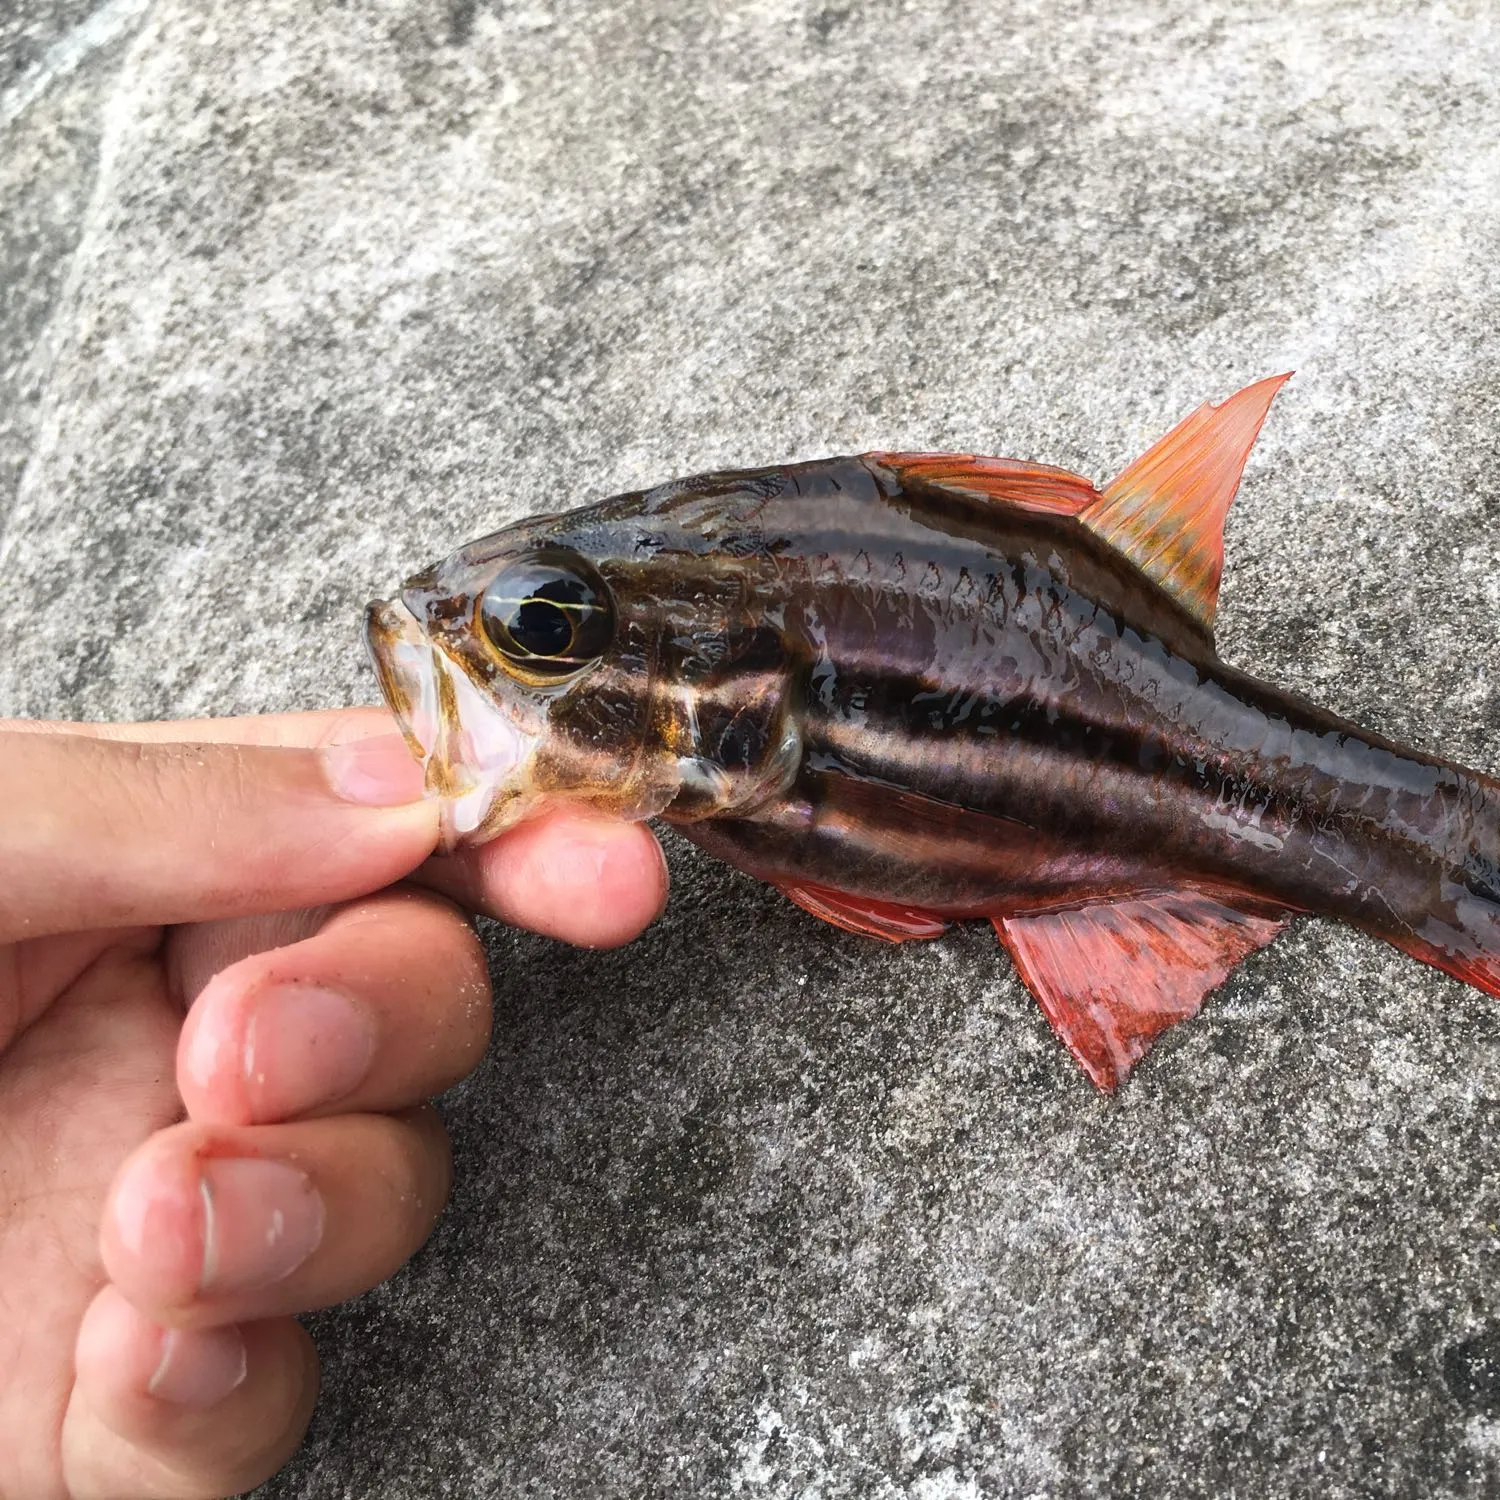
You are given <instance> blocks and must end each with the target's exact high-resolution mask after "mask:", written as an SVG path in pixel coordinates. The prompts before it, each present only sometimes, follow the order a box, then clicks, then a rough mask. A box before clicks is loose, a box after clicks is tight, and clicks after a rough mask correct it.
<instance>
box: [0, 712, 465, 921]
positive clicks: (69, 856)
mask: <svg viewBox="0 0 1500 1500" xmlns="http://www.w3.org/2000/svg"><path fill="white" fill-rule="evenodd" d="M436 844H437V813H436V810H435V809H434V808H433V806H432V805H430V804H428V803H426V802H423V801H422V775H421V768H420V767H419V766H418V765H417V763H416V761H415V760H414V759H413V758H412V756H411V755H410V753H409V752H408V751H407V749H406V745H405V742H404V741H403V740H402V739H401V737H400V736H399V735H381V736H378V737H376V738H373V739H365V740H356V741H354V742H352V743H350V744H344V745H335V746H331V747H328V748H326V749H321V750H310V749H289V748H271V747H266V746H251V745H214V744H191V745H187V744H182V745H178V744H136V743H129V742H124V741H118V740H100V739H91V738H85V737H83V736H81V735H72V734H35V733H13V732H11V733H7V732H0V943H5V942H13V941H15V940H17V939H20V938H32V937H42V936H46V935H48V934H51V933H57V932H71V931H77V930H81V929H85V928H101V927H130V926H137V925H144V924H156V923H166V922H193V921H202V920H206V919H209V918H217V917H231V916H248V915H251V914H253V913H257V912H266V911H276V910H281V909H284V908H291V907H299V906H314V905H319V904H321V903H323V902H328V901H340V900H345V899H348V898H350V897H353V896H359V895H363V894H365V893H366V892H368V891H372V890H378V889H379V888H380V887H382V886H386V885H389V884H390V883H391V882H392V881H393V880H398V879H400V878H401V876H403V875H405V874H407V873H408V872H409V871H411V870H413V869H415V868H416V866H417V865H419V864H420V863H421V862H422V861H423V860H424V859H425V858H426V857H427V856H428V855H429V854H430V853H431V852H432V851H433V849H434V848H435V847H436Z"/></svg>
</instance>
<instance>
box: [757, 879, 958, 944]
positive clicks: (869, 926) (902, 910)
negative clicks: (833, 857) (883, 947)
mask: <svg viewBox="0 0 1500 1500" xmlns="http://www.w3.org/2000/svg"><path fill="white" fill-rule="evenodd" d="M774 884H775V886H776V889H777V890H779V891H780V892H781V894H782V895H783V896H785V897H786V898H787V900H789V901H795V902H796V903H797V905H798V906H800V907H801V908H802V910H803V911H806V912H811V913H812V914H813V916H815V917H820V918H821V919H822V920H823V921H825V922H831V923H832V924H833V925H834V926H835V927H842V928H843V929H844V931H845V932H858V933H861V934H863V935H864V936H865V937H876V938H880V939H882V940H883V941H884V942H887V943H905V942H910V941H911V940H912V939H913V938H935V937H941V936H942V935H943V934H944V933H945V932H946V931H947V930H948V925H949V924H948V922H947V921H946V919H944V918H943V917H940V916H938V915H937V914H936V913H935V912H930V911H924V910H922V908H921V907H918V906H902V905H901V904H900V903H898V902H895V901H875V900H872V899H870V898H869V897H866V896H851V895H848V894H846V893H845V892H843V891H834V890H830V889H829V888H828V887H827V886H822V885H811V884H799V883H794V882H791V881H787V882H782V881H776V882H774Z"/></svg>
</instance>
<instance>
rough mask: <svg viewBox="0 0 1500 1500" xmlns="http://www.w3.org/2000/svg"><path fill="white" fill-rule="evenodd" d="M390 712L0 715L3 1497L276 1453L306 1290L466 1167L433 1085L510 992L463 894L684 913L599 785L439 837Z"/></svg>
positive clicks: (135, 1485) (644, 836)
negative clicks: (460, 843)
mask: <svg viewBox="0 0 1500 1500" xmlns="http://www.w3.org/2000/svg"><path fill="white" fill-rule="evenodd" d="M391 729H392V726H391V721H390V719H389V718H388V717H387V716H386V715H385V714H384V713H383V712H381V711H379V710H375V709H368V710H347V711H343V712H339V713H328V714H306V715H290V716H284V717H277V718H264V719H239V720H234V719H225V720H212V721H202V722H194V723H185V724H165V725H125V726H120V725H111V726H100V725H96V726H84V725H46V724H34V723H26V722H16V721H5V720H0V1497H5V1500H23V1497H24V1500H54V1497H58V1500H61V1497H67V1500H116V1497H132V1500H147V1497H163V1500H169V1497H170V1500H198V1497H213V1496H220V1495H229V1494H234V1493H237V1492H239V1491H241V1490H245V1489H248V1488H251V1487H252V1486H254V1485H255V1484H257V1483H259V1482H260V1481H261V1480H262V1479H264V1478H266V1477H267V1476H268V1475H270V1474H271V1473H273V1472H274V1471H275V1470H276V1469H277V1468H278V1467H279V1466H280V1465H281V1464H282V1463H283V1462H285V1460H286V1459H287V1458H288V1456H289V1455H290V1454H291V1453H292V1451H293V1449H294V1448H295V1447H296V1445H297V1443H298V1441H299V1440H300V1438H301V1436H302V1433H303V1430H304V1428H305V1427H306V1425H307V1421H308V1418H309V1416H310V1415H311V1412H312V1407H313V1402H314V1399H315V1397H316V1392H317V1384H318V1369H317V1357H316V1355H315V1353H314V1351H313V1348H312V1344H311V1341H310V1340H309V1338H308V1337H307V1335H306V1333H305V1332H303V1330H302V1328H301V1327H300V1326H299V1324H298V1323H297V1322H296V1321H295V1315H296V1314H297V1313H299V1312H305V1311H308V1310H310V1309H312V1308H317V1307H325V1306H328V1305H329V1304H331V1303H335V1302H339V1301H341V1300H343V1299H344V1298H347V1297H350V1296H353V1295H355V1294H356V1293H358V1292H360V1291H363V1290H364V1289H366V1288H367V1287H370V1286H373V1285H374V1284H375V1283H376V1282H378V1281H380V1280H382V1279H383V1278H384V1277H386V1276H389V1275H390V1274H391V1273H392V1272H393V1271H394V1270H395V1269H396V1268H397V1267H398V1266H399V1265H400V1264H401V1263H402V1262H403V1261H404V1260H405V1259H406V1258H407V1257H408V1256H410V1255H411V1254H412V1252H413V1251H415V1250H416V1249H417V1248H418V1246H420V1245H421V1244H422V1242H423V1241H424V1240H425V1239H426V1238H427V1235H428V1233H429V1231H430V1230H431V1228H432V1226H433V1223H434V1221H435V1219H436V1217H437V1215H438V1212H439V1211H440V1209H441V1208H442V1206H443V1203H444V1201H445V1199H446V1197H447V1194H448V1186H449V1180H450V1170H451V1169H450V1163H449V1156H448V1147H447V1141H446V1138H445V1136H444V1134H443V1130H442V1127H441V1125H440V1124H439V1122H438V1119H437V1116H436V1115H435V1113H434V1112H433V1111H432V1109H431V1107H430V1106H429V1105H428V1104H427V1103H426V1102H425V1101H426V1100H428V1099H429V1098H430V1097H431V1096H432V1095H434V1094H436V1093H439V1092H440V1091H441V1090H443V1089H444V1088H446V1087H447V1086H448V1085H450V1084H451V1083H453V1082H455V1081H456V1080H458V1079H459V1078H461V1077H463V1076H464V1074H466V1073H467V1072H468V1071H469V1070H470V1069H471V1068H472V1067H473V1066H474V1065H475V1063H476V1062H477V1061H478V1059H479V1057H480V1055H481V1054H482V1052H483V1050H484V1047H485V1042H486V1039H487V1037H488V1034H489V1024H490V991H489V979H488V974H487V971H486V966H485V962H484V955H483V952H482V949H481V947H480V945H479V942H478V940H477V938H476V937H475V934H474V931H473V928H472V926H471V924H470V922H469V921H468V920H467V915H466V914H467V913H471V912H475V911H481V912H485V913H487V914H489V915H492V916H495V917H498V918H500V919H501V920H503V921H506V922H510V923H514V924H516V925H519V926H523V927H529V928H532V929H534V930H536V931H539V932H544V933H547V934H550V935H552V936H555V937H559V938H562V939H565V940H567V941H570V942H575V943H582V944H587V945H591V946H600V947H603V946H612V945H614V944H618V943H622V942H625V941H627V940H628V939H630V938H631V937H633V936H635V935H636V933H638V932H639V931H640V930H641V929H642V928H643V927H645V926H646V925H647V924H648V923H649V922H650V921H651V920H652V919H653V918H654V917H655V916H656V915H657V914H658V913H659V912H660V910H661V907H662V903H663V901H664V900H665V897H666V873H665V867H664V865H663V862H662V858H661V852H660V850H659V848H658V847H657V844H656V842H655V840H654V839H653V838H652V837H651V835H650V833H649V832H648V831H647V830H646V829H644V828H643V827H641V826H639V825H634V824H624V823H616V822H611V821H608V820H605V819H602V818H599V817H597V816H594V815H591V814H588V813H586V812H584V811H582V810H563V809H559V810H556V811H553V812H551V813H549V814H546V815H544V816H542V817H539V818H537V819H534V820H533V821H531V822H529V823H526V824H523V825H522V826H521V827H519V828H517V829H515V830H513V831H512V832H511V833H509V834H507V835H505V836H504V837H502V838H501V839H498V840H496V841H495V842H494V843H492V844H489V845H486V846H485V847H484V848H482V849H478V850H473V851H469V852H467V853H464V854H462V855H459V856H455V857H451V858H442V857H433V852H434V849H435V847H436V842H437V815H436V810H435V808H434V807H433V806H432V805H431V804H430V803H427V802H425V801H423V800H422V799H421V796H420V784H419V775H418V772H417V768H416V766H415V763H414V762H412V761H411V759H410V757H409V756H407V755H406V754H405V751H404V748H403V746H402V745H401V742H400V740H399V739H398V738H397V737H395V736H394V735H393V734H392V732H391ZM355 745H357V746H358V747H359V748H357V749H351V748H349V747H351V746H355Z"/></svg>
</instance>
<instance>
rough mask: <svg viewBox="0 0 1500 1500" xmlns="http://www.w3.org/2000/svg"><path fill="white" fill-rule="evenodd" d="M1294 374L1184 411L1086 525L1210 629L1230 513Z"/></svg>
mask: <svg viewBox="0 0 1500 1500" xmlns="http://www.w3.org/2000/svg"><path fill="white" fill-rule="evenodd" d="M1290 379H1291V375H1290V374H1286V375H1272V376H1271V377H1270V378H1269V379H1266V380H1260V381H1257V382H1256V383H1255V384H1254V385H1250V386H1246V387H1245V389H1244V390H1242V391H1240V392H1239V394H1238V395H1234V396H1230V397H1229V399H1228V400H1226V401H1221V402H1220V403H1219V404H1218V405H1217V406H1214V405H1213V404H1212V403H1205V404H1204V405H1203V406H1200V407H1199V408H1198V410H1197V411H1195V412H1193V413H1192V414H1191V415H1190V416H1188V417H1185V418H1184V419H1183V420H1182V421H1181V422H1179V423H1178V424H1177V426H1175V427H1174V428H1173V429H1172V430H1171V431H1170V432H1169V433H1168V434H1167V435H1166V436H1165V437H1164V438H1162V439H1161V441H1160V442H1158V443H1157V444H1155V446H1154V447H1152V448H1149V449H1148V450H1147V451H1146V452H1145V453H1143V454H1142V455H1141V456H1140V457H1139V458H1138V459H1136V461H1135V462H1134V463H1133V464H1131V465H1130V467H1129V468H1128V469H1126V470H1125V472H1124V473H1123V474H1121V475H1120V477H1119V478H1118V479H1116V480H1114V481H1113V483H1111V484H1109V485H1107V486H1106V487H1105V489H1104V493H1103V495H1102V496H1101V497H1100V499H1099V500H1098V501H1097V502H1096V503H1095V504H1094V505H1093V506H1091V507H1090V508H1089V510H1088V511H1087V512H1086V513H1085V514H1084V515H1083V517H1082V520H1083V524H1084V525H1085V526H1087V527H1088V528H1089V529H1090V530H1091V531H1093V532H1095V533H1096V534H1097V535H1099V536H1101V537H1103V539H1104V540H1105V541H1107V542H1108V543H1110V545H1111V546H1113V547H1115V548H1117V549H1118V550H1119V551H1120V552H1123V553H1124V554H1125V556H1126V557H1128V558H1129V559H1130V560H1131V562H1133V563H1134V564H1135V565H1136V567H1138V568H1139V569H1140V570H1141V571H1142V572H1143V573H1145V574H1146V575H1147V576H1148V577H1150V578H1152V579H1154V580H1155V581H1156V582H1157V583H1159V584H1160V585H1161V586H1162V587H1163V588H1164V589H1166V591H1167V592H1168V593H1169V594H1171V595H1172V596H1173V597H1174V598H1175V599H1176V600H1177V602H1178V603H1179V604H1181V605H1182V606H1183V607H1184V608H1185V609H1186V610H1187V611H1188V612H1189V613H1190V614H1192V615H1194V616H1196V617H1197V618H1198V619H1199V620H1201V621H1202V622H1203V624H1204V625H1206V626H1208V627H1209V628H1210V629H1212V628H1213V623H1214V615H1215V613H1216V612H1217V610H1218V607H1219V578H1220V575H1221V574H1222V573H1223V571H1224V518H1225V516H1227V515H1228V514H1229V505H1230V502H1231V501H1232V500H1233V499H1234V496H1235V491H1236V490H1238V489H1239V487H1240V476H1241V475H1242V474H1243V473H1244V472H1245V461H1246V460H1247V459H1248V458H1249V457H1250V449H1251V448H1252V447H1253V446H1254V444H1255V439H1256V437H1257V435H1258V434H1259V432H1260V428H1261V423H1262V422H1264V421H1265V419H1266V413H1267V412H1268V411H1269V410H1270V409H1271V402H1272V400H1273V399H1274V398H1275V396H1276V392H1277V391H1279V390H1280V389H1281V387H1282V385H1283V384H1285V382H1286V381H1288V380H1290Z"/></svg>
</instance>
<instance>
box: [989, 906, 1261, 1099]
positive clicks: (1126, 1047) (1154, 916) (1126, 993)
mask: <svg viewBox="0 0 1500 1500" xmlns="http://www.w3.org/2000/svg"><path fill="white" fill-rule="evenodd" d="M1289 916H1290V914H1289V913H1287V912H1285V911H1281V910H1279V909H1277V908H1275V907H1269V906H1255V907H1253V908H1250V909H1246V910H1243V911H1242V910H1239V909H1238V908H1236V907H1232V906H1226V905H1224V904H1223V903H1222V902H1219V901H1216V900H1214V899H1213V898H1212V897H1211V896H1206V895H1203V894H1202V893H1201V892H1198V891H1171V892H1168V893H1167V894H1165V895H1158V896H1142V897H1130V898H1127V899H1125V900H1121V901H1110V902H1103V903H1100V904H1098V905H1095V906H1085V907H1080V908H1077V909H1075V910H1072V911H1050V912H1041V913H1039V914H1037V915H1036V916H1029V917H997V918H996V919H995V931H996V932H997V933H998V934H999V937H1000V941H1001V942H1002V943H1004V944H1005V946H1006V948H1007V949H1008V950H1009V952H1010V956H1011V957H1012V958H1013V959H1014V960H1015V964H1016V968H1017V970H1018V971H1019V972H1020V975H1021V978H1022V979H1024V980H1025V981H1026V985H1027V988H1028V989H1030V991H1031V992H1032V994H1033V995H1035V996H1036V998H1037V1000H1038V1001H1039V1002H1040V1004H1041V1007H1042V1011H1043V1012H1044V1014H1045V1015H1046V1017H1047V1019H1048V1020H1049V1021H1050V1022H1051V1023H1052V1029H1053V1030H1054V1031H1056V1032H1057V1034H1058V1036H1060V1037H1061V1038H1062V1040H1063V1042H1064V1044H1065V1045H1066V1046H1067V1048H1068V1051H1070V1052H1071V1053H1072V1054H1073V1056H1074V1057H1076V1058H1077V1059H1078V1062H1079V1063H1080V1065H1081V1066H1082V1068H1083V1070H1084V1072H1085V1073H1087V1074H1088V1075H1089V1077H1090V1078H1091V1079H1092V1080H1093V1082H1094V1084H1095V1086H1096V1087H1098V1088H1100V1089H1102V1090H1104V1091H1105V1092H1111V1091H1113V1090H1114V1089H1116V1088H1117V1087H1119V1085H1120V1084H1122V1083H1123V1082H1124V1081H1125V1079H1126V1078H1127V1077H1128V1076H1129V1073H1130V1070H1131V1069H1132V1068H1133V1067H1134V1066H1135V1065H1136V1063H1137V1062H1139V1061H1140V1060H1141V1058H1142V1057H1144V1056H1145V1055H1146V1053H1147V1052H1148V1051H1149V1050H1150V1048H1151V1044H1152V1043H1153V1042H1154V1041H1155V1040H1156V1038H1157V1037H1158V1036H1160V1035H1161V1033H1162V1032H1163V1031H1165V1030H1166V1029H1167V1027H1169V1026H1171V1025H1173V1024H1174V1023H1175V1022H1177V1021H1185V1020H1186V1019H1187V1018H1188V1017H1189V1016H1192V1015H1196V1014H1197V1012H1198V1008H1199V1007H1200V1006H1201V1005H1202V1004H1203V997H1204V996H1205V995H1207V994H1208V992H1209V991H1210V990H1211V989H1213V988H1214V987H1215V986H1216V985H1218V984H1222V983H1223V981H1224V979H1225V978H1226V977H1227V976H1228V974H1229V971H1230V970H1231V969H1233V968H1234V966H1235V965H1236V964H1237V963H1238V962H1239V961H1240V960H1241V959H1242V958H1244V957H1245V956H1246V954H1249V953H1253V952H1254V951H1255V950H1256V949H1257V948H1261V947H1264V946H1265V945H1266V944H1267V943H1269V942H1270V941H1271V939H1272V938H1273V937H1275V936H1276V934H1277V933H1278V932H1280V931H1281V929H1282V927H1284V926H1285V925H1286V923H1287V921H1288V920H1289Z"/></svg>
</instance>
